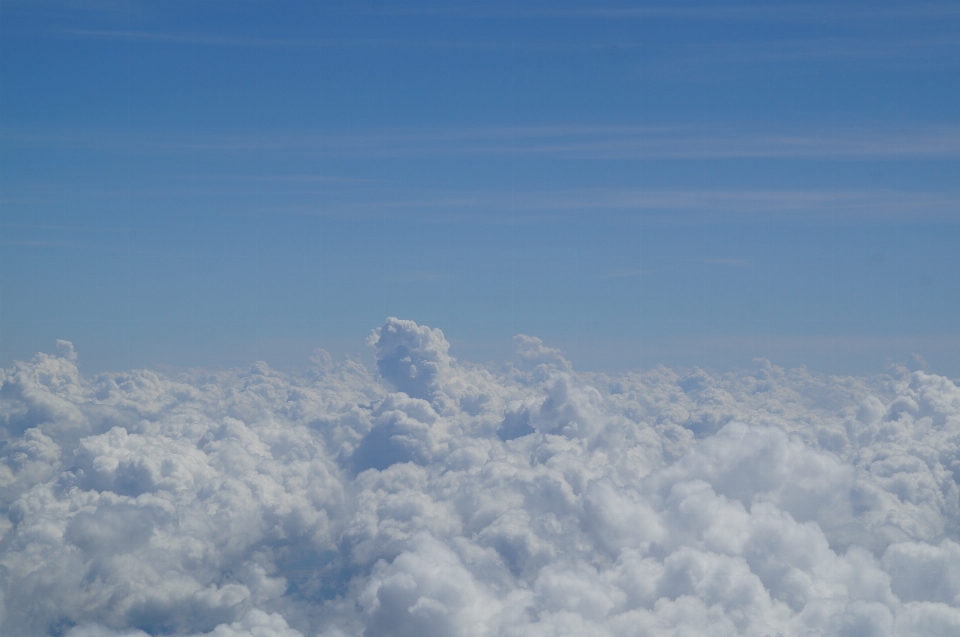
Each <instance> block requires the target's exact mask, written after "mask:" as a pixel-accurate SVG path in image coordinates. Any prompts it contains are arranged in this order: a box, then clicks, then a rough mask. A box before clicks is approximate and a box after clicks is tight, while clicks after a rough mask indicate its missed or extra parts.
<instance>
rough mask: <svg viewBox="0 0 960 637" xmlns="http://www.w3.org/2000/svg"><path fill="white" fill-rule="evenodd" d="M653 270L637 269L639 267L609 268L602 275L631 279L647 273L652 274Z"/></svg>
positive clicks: (608, 277)
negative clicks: (609, 269)
mask: <svg viewBox="0 0 960 637" xmlns="http://www.w3.org/2000/svg"><path fill="white" fill-rule="evenodd" d="M652 273H653V270H639V269H631V268H627V269H623V270H611V271H610V272H608V273H606V274H605V275H603V278H605V279H633V278H637V277H641V276H644V275H647V274H652Z"/></svg>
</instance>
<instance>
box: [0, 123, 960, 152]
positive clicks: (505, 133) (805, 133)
mask: <svg viewBox="0 0 960 637" xmlns="http://www.w3.org/2000/svg"><path fill="white" fill-rule="evenodd" d="M2 142H3V145H4V146H6V147H8V148H34V149H44V148H50V149H71V148H72V149H77V150H100V151H108V152H117V153H135V154H144V153H174V154H184V153H224V152H230V153H284V154H291V153H293V154H297V155H308V156H318V157H321V156H322V157H324V158H340V157H342V158H384V159H389V158H409V157H423V158H429V157H457V156H462V157H468V156H511V155H517V156H524V155H530V156H544V157H556V158H563V159H573V160H577V159H585V160H588V159H622V160H645V159H737V158H784V159H794V158H797V159H804V158H810V159H851V160H854V159H887V158H901V159H909V158H925V157H934V158H936V157H957V156H960V126H956V125H952V124H936V125H918V126H912V127H907V126H899V127H898V126H891V125H889V124H887V123H879V122H878V123H877V124H875V125H873V126H832V127H784V126H766V127H765V126H763V125H762V124H756V123H750V124H749V125H748V124H746V123H729V124H719V125H661V126H633V125H622V126H620V125H617V126H599V125H580V124H571V125H548V126H485V127H451V128H440V127H418V128H383V129H357V130H346V131H301V132H295V133H289V134H266V133H235V134H189V135H188V134H183V133H173V132H170V133H164V132H153V133H141V134H124V133H108V132H104V131H87V130H31V129H20V130H9V129H8V130H6V131H4V132H3V136H2Z"/></svg>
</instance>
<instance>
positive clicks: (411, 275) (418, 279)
mask: <svg viewBox="0 0 960 637" xmlns="http://www.w3.org/2000/svg"><path fill="white" fill-rule="evenodd" d="M453 278H454V277H453V275H452V274H450V273H446V272H434V271H432V270H412V271H410V272H403V273H399V274H395V275H391V276H388V277H386V278H385V280H386V281H388V282H390V283H436V282H440V281H450V280H452V279H453Z"/></svg>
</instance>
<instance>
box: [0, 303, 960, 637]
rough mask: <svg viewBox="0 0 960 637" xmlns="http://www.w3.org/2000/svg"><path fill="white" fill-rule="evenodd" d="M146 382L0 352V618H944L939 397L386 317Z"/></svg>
mask: <svg viewBox="0 0 960 637" xmlns="http://www.w3.org/2000/svg"><path fill="white" fill-rule="evenodd" d="M370 344H371V346H372V347H374V348H375V349H376V357H377V366H376V370H368V369H367V368H365V367H364V366H363V365H361V364H360V363H358V362H356V361H353V360H349V359H348V360H345V361H344V362H340V363H334V362H333V361H332V360H331V359H330V357H329V356H327V355H326V354H325V353H324V352H322V351H318V352H317V353H316V355H315V356H314V357H313V359H312V360H313V363H314V364H313V366H312V367H311V368H309V369H305V370H303V371H301V372H299V373H279V372H277V371H275V370H272V369H270V368H269V367H268V366H267V365H265V364H262V363H258V364H255V365H253V366H251V367H249V368H244V369H233V370H228V371H216V372H209V371H193V372H189V373H183V374H180V375H164V374H160V373H157V372H153V371H146V370H137V371H130V372H124V373H104V374H100V375H98V376H95V377H89V376H83V375H81V374H80V373H79V372H78V368H77V365H76V360H77V357H76V354H75V353H74V350H73V346H72V345H71V344H70V343H68V342H66V341H60V342H59V343H58V347H59V353H58V354H57V355H47V354H38V355H37V356H36V357H35V358H34V359H33V360H32V361H30V362H22V363H16V364H15V365H14V366H13V367H12V368H10V369H6V370H2V371H0V384H2V389H0V436H2V442H0V445H2V446H0V461H2V464H0V536H2V540H0V596H2V597H0V633H2V634H4V635H23V636H33V635H66V636H67V637H120V636H125V637H127V636H134V635H136V636H143V635H145V634H146V635H158V634H165V635H166V634H173V635H190V636H200V635H205V636H210V637H239V636H241V635H244V636H256V637H281V636H282V637H300V636H301V635H303V636H313V635H320V636H322V637H343V636H347V635H351V636H352V635H366V636H367V637H387V636H393V637H403V636H427V635H429V636H439V637H445V636H459V637H484V636H494V635H496V636H504V637H514V636H516V637H520V636H525V637H541V636H542V637H546V636H560V635H578V636H593V635H596V636H601V635H602V636H617V637H620V636H624V637H625V636H628V635H629V636H659V635H677V636H681V635H690V636H692V635H698V636H699V635H717V636H720V635H748V636H757V637H763V636H766V635H770V636H775V635H783V636H784V637H790V636H794V635H796V636H813V635H831V636H832V635H836V636H841V635H843V636H881V635H920V634H923V635H929V636H939V635H942V636H947V635H951V636H952V635H957V634H960V499H958V496H960V489H958V478H960V389H958V387H957V384H956V383H955V382H954V381H952V380H950V379H948V378H945V377H942V376H938V375H935V374H931V373H925V372H913V373H910V372H908V371H906V370H897V369H894V370H893V371H892V372H891V374H890V375H888V376H878V377H873V378H853V377H827V376H822V375H817V374H814V373H812V372H809V371H807V370H806V369H802V368H801V369H794V370H784V369H781V368H778V367H775V366H772V365H770V364H769V363H767V362H766V361H758V362H757V367H756V368H755V369H753V370H750V371H741V372H731V373H724V374H713V373H707V372H704V371H702V370H699V369H694V370H692V371H690V370H687V371H684V372H678V371H674V370H670V369H666V368H658V369H654V370H650V371H644V372H635V373H623V374H618V375H605V374H598V373H591V374H584V373H577V372H576V371H575V370H574V369H573V368H572V366H571V365H570V364H569V362H568V361H566V360H565V359H564V358H563V357H562V356H561V354H560V352H559V351H557V350H555V349H551V348H548V347H546V346H544V345H543V343H541V342H540V341H539V340H538V339H536V338H532V337H527V336H518V337H517V354H516V357H515V360H513V361H512V362H509V363H506V364H504V365H501V366H495V365H485V366H483V365H472V364H466V363H463V362H460V361H457V360H456V359H454V358H452V357H451V356H450V354H449V345H448V343H447V341H446V340H445V339H444V336H443V334H442V332H440V330H437V329H431V328H428V327H424V326H418V325H416V324H415V323H413V322H411V321H403V320H397V319H389V320H388V321H387V322H386V324H385V325H384V326H383V327H381V328H379V329H378V330H375V331H374V333H373V335H372V336H371V338H370Z"/></svg>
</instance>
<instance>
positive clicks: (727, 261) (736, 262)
mask: <svg viewBox="0 0 960 637" xmlns="http://www.w3.org/2000/svg"><path fill="white" fill-rule="evenodd" d="M700 260H701V261H702V262H703V263H712V264H715V265H735V266H739V267H742V268H749V267H750V266H752V265H753V264H752V263H750V260H749V259H700Z"/></svg>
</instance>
